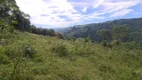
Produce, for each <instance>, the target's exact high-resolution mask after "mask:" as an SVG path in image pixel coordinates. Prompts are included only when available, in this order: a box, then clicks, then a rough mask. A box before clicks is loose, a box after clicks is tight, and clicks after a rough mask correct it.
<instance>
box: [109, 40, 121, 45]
mask: <svg viewBox="0 0 142 80" xmlns="http://www.w3.org/2000/svg"><path fill="white" fill-rule="evenodd" d="M120 43H121V42H120V41H119V40H113V41H112V42H111V45H112V46H118V45H120Z"/></svg>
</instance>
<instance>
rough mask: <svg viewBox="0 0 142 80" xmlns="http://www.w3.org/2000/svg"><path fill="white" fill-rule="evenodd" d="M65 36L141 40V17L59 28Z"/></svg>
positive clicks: (109, 40) (126, 40) (98, 40)
mask: <svg viewBox="0 0 142 80" xmlns="http://www.w3.org/2000/svg"><path fill="white" fill-rule="evenodd" d="M60 32H62V34H63V35H64V36H65V37H67V38H72V37H74V38H86V37H88V36H89V37H90V39H91V40H93V41H96V42H102V41H104V40H106V41H108V42H111V41H112V40H116V39H117V40H120V41H122V42H131V41H135V42H137V43H139V42H140V41H141V40H142V18H133V19H120V20H113V21H107V22H103V23H92V24H86V25H77V26H73V27H69V28H65V29H63V30H60Z"/></svg>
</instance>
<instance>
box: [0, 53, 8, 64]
mask: <svg viewBox="0 0 142 80" xmlns="http://www.w3.org/2000/svg"><path fill="white" fill-rule="evenodd" d="M8 63H9V58H8V57H7V56H6V55H4V54H1V53H0V65H1V64H8Z"/></svg>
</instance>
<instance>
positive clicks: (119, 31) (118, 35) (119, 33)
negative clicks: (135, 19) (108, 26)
mask: <svg viewBox="0 0 142 80" xmlns="http://www.w3.org/2000/svg"><path fill="white" fill-rule="evenodd" d="M112 32H113V39H114V40H120V41H122V42H126V41H127V40H128V36H129V33H128V28H127V27H125V26H119V27H114V28H113V31H112Z"/></svg>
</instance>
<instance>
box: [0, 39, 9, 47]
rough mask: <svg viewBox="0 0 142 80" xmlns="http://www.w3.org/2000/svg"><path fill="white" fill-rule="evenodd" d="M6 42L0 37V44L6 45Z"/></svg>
mask: <svg viewBox="0 0 142 80" xmlns="http://www.w3.org/2000/svg"><path fill="white" fill-rule="evenodd" d="M7 44H8V41H7V40H6V39H0V45H3V46H5V45H7Z"/></svg>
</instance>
